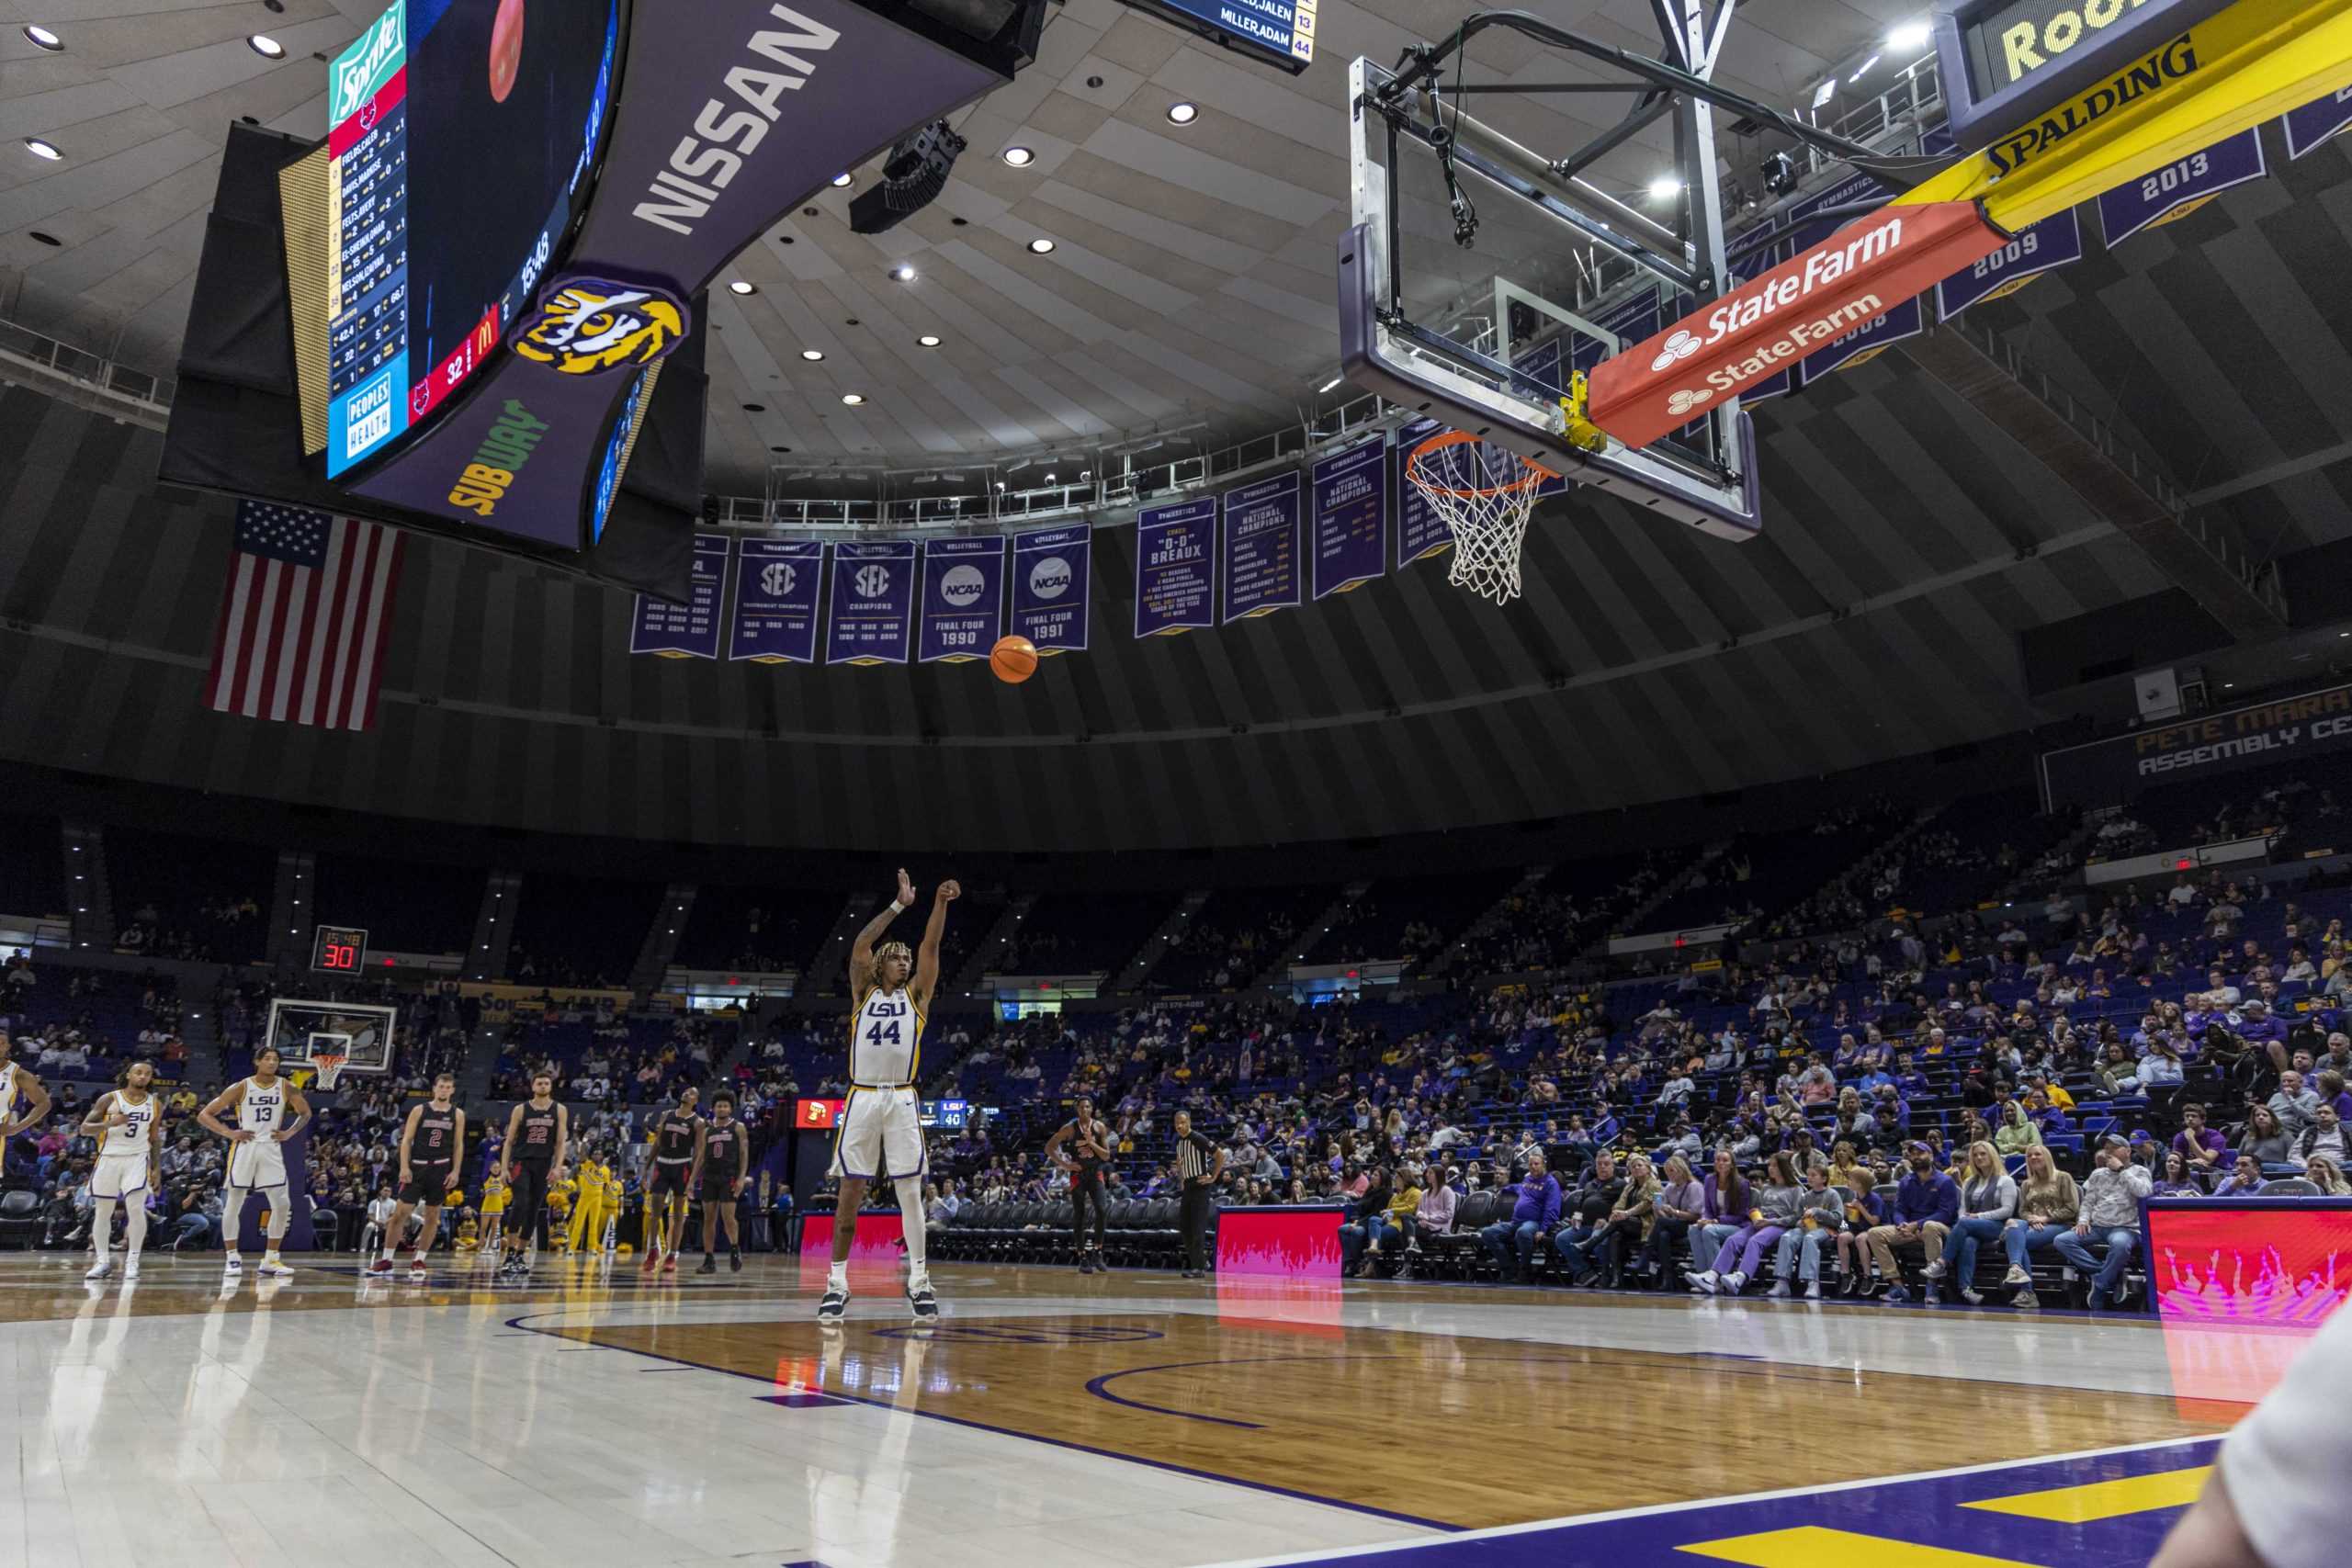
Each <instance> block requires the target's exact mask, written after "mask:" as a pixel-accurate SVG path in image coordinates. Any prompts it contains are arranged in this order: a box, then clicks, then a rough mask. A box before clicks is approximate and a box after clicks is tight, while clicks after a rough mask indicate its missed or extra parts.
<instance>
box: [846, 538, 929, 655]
mask: <svg viewBox="0 0 2352 1568" xmlns="http://www.w3.org/2000/svg"><path fill="white" fill-rule="evenodd" d="M831 601H832V610H831V615H829V616H828V617H827V623H828V624H827V625H826V627H825V662H826V663H828V664H904V663H905V662H906V661H907V643H908V641H909V639H910V637H911V636H912V635H913V630H914V619H915V545H914V541H913V540H912V539H885V540H878V541H876V542H875V543H873V544H856V545H835V546H834V547H833V575H832V592H831Z"/></svg>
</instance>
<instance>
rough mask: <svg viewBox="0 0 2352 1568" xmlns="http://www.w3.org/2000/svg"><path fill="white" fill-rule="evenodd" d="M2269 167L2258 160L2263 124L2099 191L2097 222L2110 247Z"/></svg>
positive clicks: (2183, 215)
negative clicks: (2111, 188)
mask: <svg viewBox="0 0 2352 1568" xmlns="http://www.w3.org/2000/svg"><path fill="white" fill-rule="evenodd" d="M2267 173H2269V169H2268V168H2267V166H2266V165H2265V164H2264V163H2263V160H2262V128H2261V127H2260V126H2256V127H2255V128H2254V129H2252V130H2242V131H2240V132H2238V133H2237V134H2236V135H2235V136H2233V137H2230V138H2228V139H2227V140H2225V141H2216V142H2215V143H2213V145H2211V147H2207V148H2204V149H2202V150H2200V151H2199V152H2191V153H2190V154H2189V155H2188V157H2186V158H2183V159H2180V160H2179V161H2178V162H2177V163H2171V164H2165V166H2164V167H2163V168H2161V169H2157V170H2154V171H2153V172H2151V173H2149V174H2145V175H2141V176H2140V177H2139V178H2138V179H2136V180H2128V181H2126V182H2125V183H2124V184H2122V185H2120V186H2116V187H2115V188H2114V189H2113V190H2110V191H2102V192H2100V193H2099V198H2098V222H2099V228H2100V230H2101V231H2102V232H2104V233H2105V234H2106V235H2107V243H2108V248H2109V250H2112V249H2114V248H2115V246H2116V245H2117V244H2118V243H2120V242H2122V241H2124V240H2126V239H2129V238H2130V237H2131V236H2132V235H2134V234H2136V233H2138V232H2139V231H2141V230H2143V229H2154V228H2156V227H2158V226H2159V225H2161V224H2165V223H2171V222H2175V221H2177V220H2180V219H2183V218H2186V217H2188V215H2189V214H2190V213H2192V212H2194V211H2196V210H2197V209H2199V208H2200V207H2202V206H2204V205H2205V204H2206V203H2207V202H2209V201H2211V200H2212V199H2213V198H2214V197H2217V196H2219V195H2221V194H2222V192H2223V191H2225V190H2227V189H2229V188H2230V187H2231V186H2242V185H2246V184H2248V183H2250V182H2252V181H2255V180H2258V179H2260V178H2262V176H2263V175H2266V174H2267Z"/></svg>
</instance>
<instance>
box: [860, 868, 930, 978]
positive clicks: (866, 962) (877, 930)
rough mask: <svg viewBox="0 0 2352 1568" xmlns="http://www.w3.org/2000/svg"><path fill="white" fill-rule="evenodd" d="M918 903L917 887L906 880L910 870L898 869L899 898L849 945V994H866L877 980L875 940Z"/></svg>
mask: <svg viewBox="0 0 2352 1568" xmlns="http://www.w3.org/2000/svg"><path fill="white" fill-rule="evenodd" d="M914 901H915V885H914V884H913V883H912V882H910V881H909V880H908V878H907V868H906V867H905V866H900V867H899V896H898V897H896V898H894V899H892V900H891V901H890V902H889V903H888V904H886V905H884V906H883V907H882V908H879V909H876V910H875V911H874V918H873V919H870V920H868V921H866V922H865V930H863V931H859V932H858V933H857V940H856V941H854V942H851V943H850V944H849V994H850V995H851V996H853V997H854V996H857V995H859V994H861V993H862V992H864V991H865V987H867V986H868V985H870V984H872V983H873V980H874V939H875V938H876V937H878V936H880V935H881V934H882V933H883V932H884V931H888V930H889V929H890V922H891V921H892V920H895V919H898V918H899V915H901V914H903V913H904V912H905V911H906V909H907V908H908V907H909V906H910V905H911V904H913V903H914Z"/></svg>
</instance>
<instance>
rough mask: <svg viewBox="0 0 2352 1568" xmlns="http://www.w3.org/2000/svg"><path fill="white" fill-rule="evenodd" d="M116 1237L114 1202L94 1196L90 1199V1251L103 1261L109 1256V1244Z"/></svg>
mask: <svg viewBox="0 0 2352 1568" xmlns="http://www.w3.org/2000/svg"><path fill="white" fill-rule="evenodd" d="M113 1235H114V1200H113V1199H111V1198H99V1197H96V1196H93V1197H92V1198H91V1199H90V1250H91V1251H93V1252H95V1253H96V1254H97V1255H98V1258H99V1259H100V1260H101V1261H104V1260H105V1258H106V1256H107V1242H108V1241H109V1240H110V1239H112V1238H113Z"/></svg>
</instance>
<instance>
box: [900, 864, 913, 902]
mask: <svg viewBox="0 0 2352 1568" xmlns="http://www.w3.org/2000/svg"><path fill="white" fill-rule="evenodd" d="M914 901H915V885H914V882H913V880H912V879H911V878H910V877H909V876H908V875H907V868H906V867H905V866H900V867H899V903H900V904H901V905H903V906H911V905H912V904H913V903H914Z"/></svg>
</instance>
